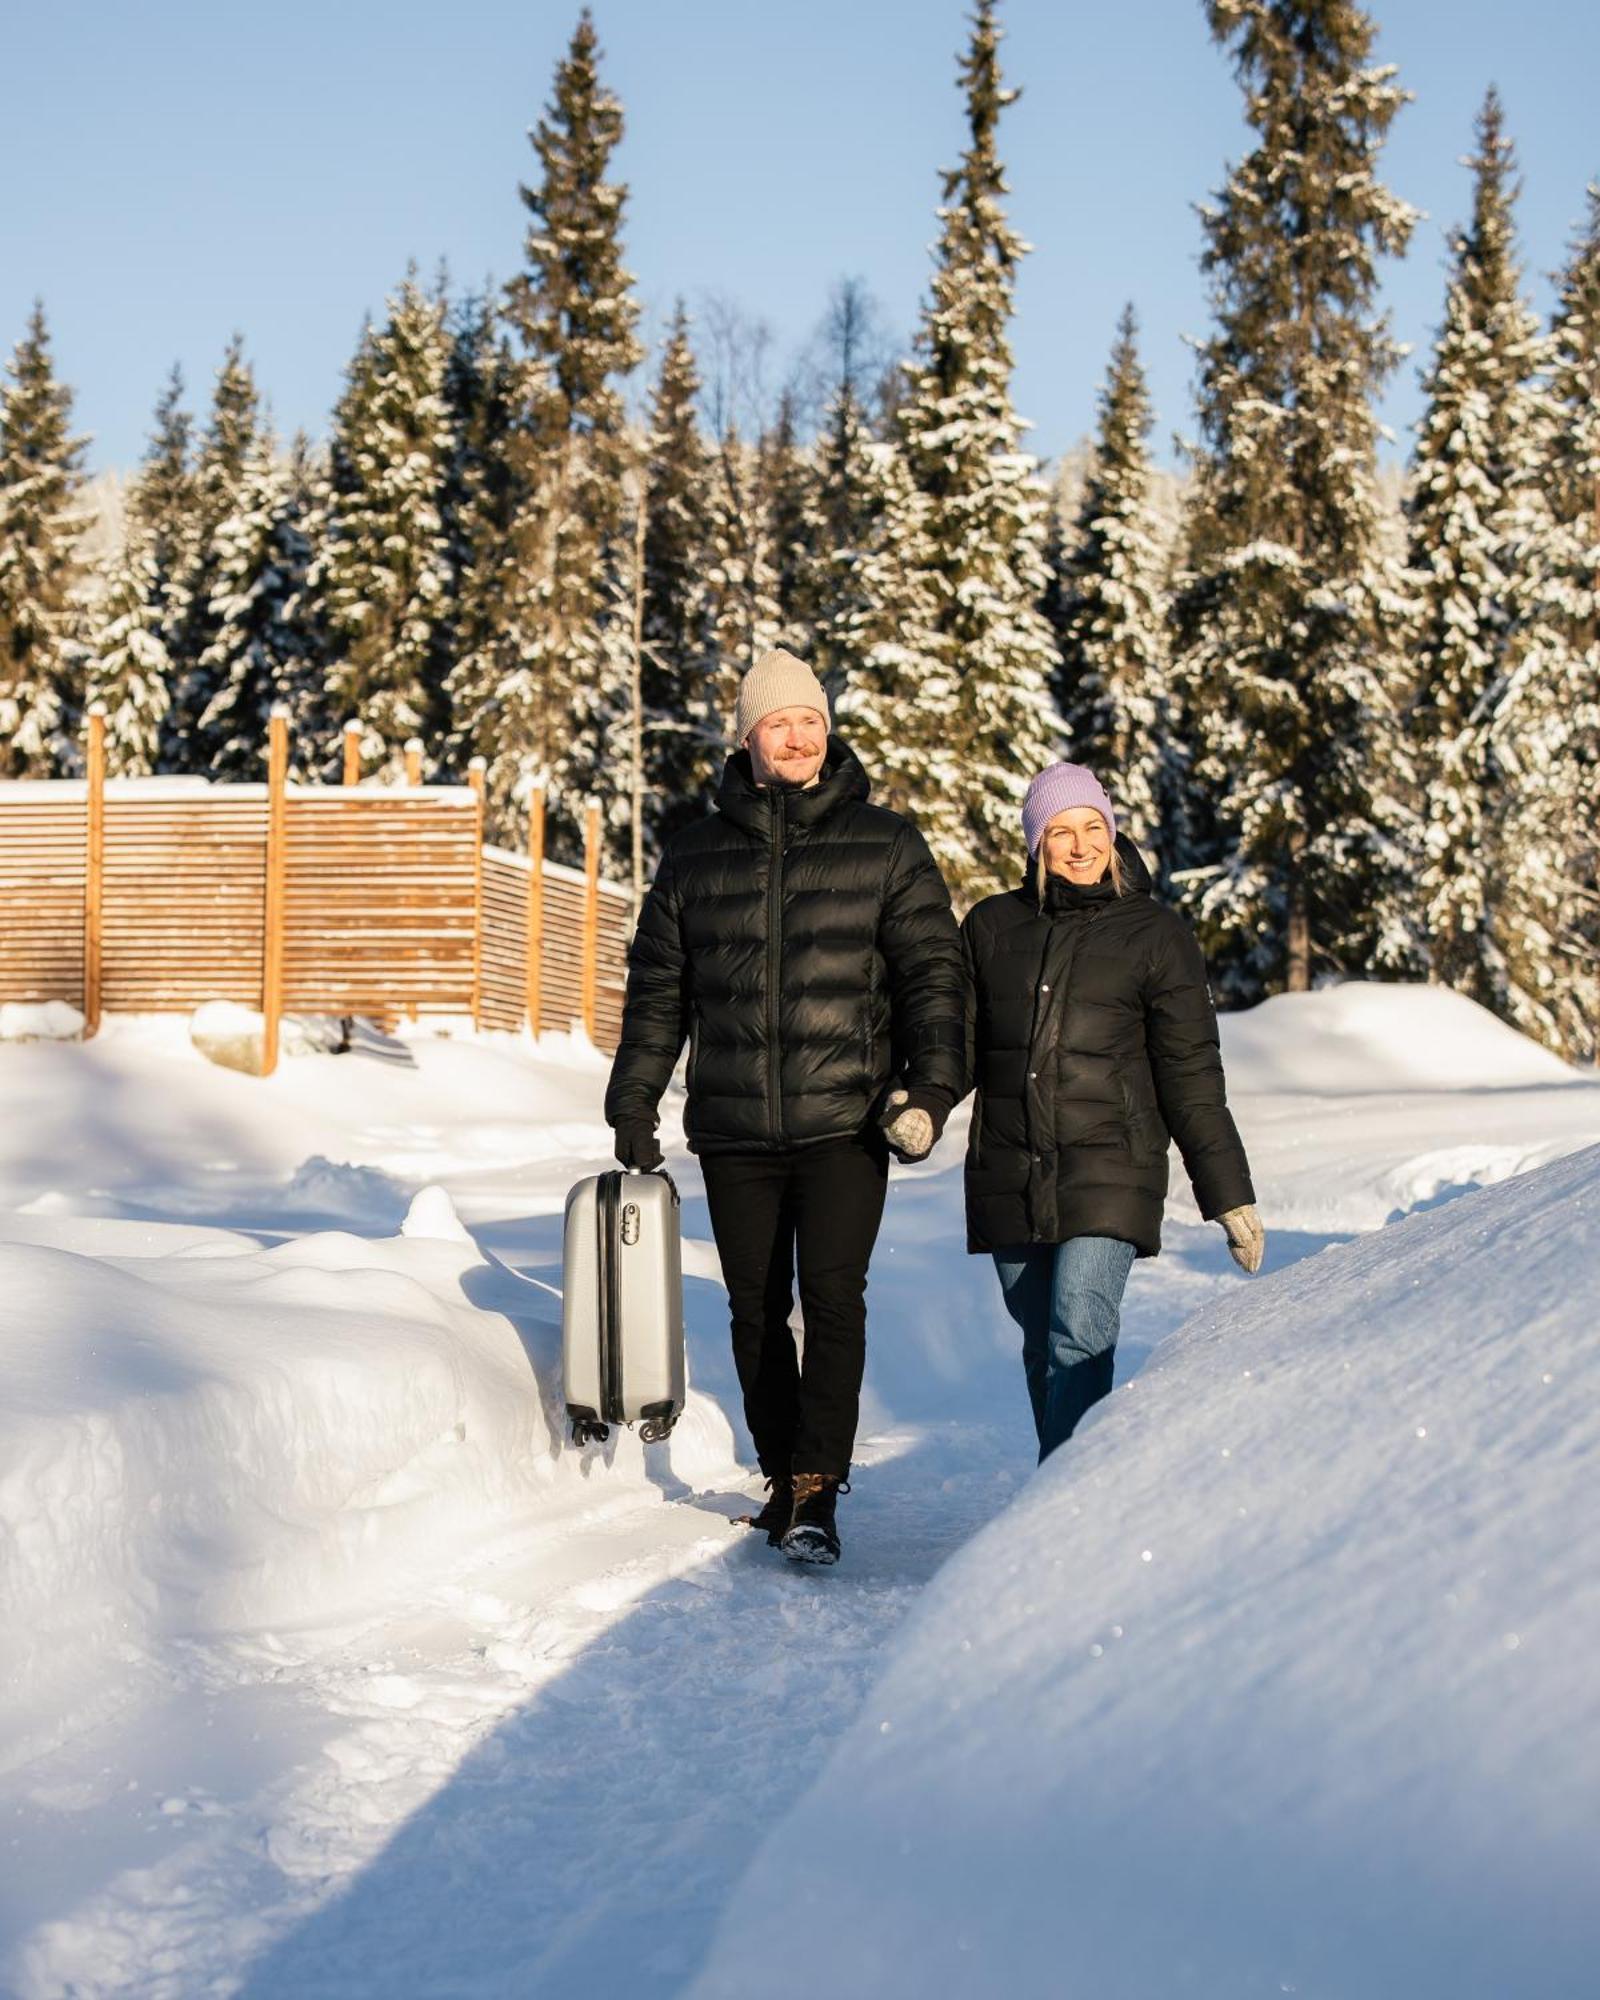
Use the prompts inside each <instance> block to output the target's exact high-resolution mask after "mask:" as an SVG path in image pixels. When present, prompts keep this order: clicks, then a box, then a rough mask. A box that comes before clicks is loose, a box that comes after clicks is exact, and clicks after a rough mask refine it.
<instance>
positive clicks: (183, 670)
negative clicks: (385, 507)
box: [155, 334, 261, 772]
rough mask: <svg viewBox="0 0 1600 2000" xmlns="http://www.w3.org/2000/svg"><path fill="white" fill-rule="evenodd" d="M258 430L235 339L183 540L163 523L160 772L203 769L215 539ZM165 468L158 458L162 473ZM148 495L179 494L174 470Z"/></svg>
mask: <svg viewBox="0 0 1600 2000" xmlns="http://www.w3.org/2000/svg"><path fill="white" fill-rule="evenodd" d="M174 422H176V419H174ZM260 428H261V413H260V398H259V396H258V395H257V393H256V383H255V376H254V373H253V372H252V370H251V367H250V364H249V363H248V362H247V361H246V360H245V358H244V340H243V337H242V336H241V335H239V334H235V335H234V337H233V339H232V340H231V341H230V342H229V343H228V348H227V351H226V353H225V354H224V355H223V358H222V366H221V367H220V368H219V369H218V371H217V378H216V386H215V389H214V390H213V392H212V399H211V415H210V419H209V422H208V423H207V426H206V434H205V438H204V440H203V441H202V443H201V447H200V455H199V460H198V463H197V464H196V466H195V470H194V479H193V485H192V488H191V489H190V491H189V496H188V497H189V500H190V503H191V504H190V507H189V524H188V528H187V532H185V531H184V530H183V528H182V526H181V517H180V516H179V515H178V514H177V513H176V511H174V512H173V514H172V516H171V518H172V520H173V542H174V547H173V555H174V558H175V559H176V558H178V557H180V556H181V557H183V558H186V567H185V569H184V571H183V572H182V573H181V575H179V576H177V577H176V578H175V581H174V585H173V589H172V595H171V598H170V600H169V601H170V602H171V604H172V606H173V608H174V611H175V613H176V614H177V617H176V620H175V623H174V626H173V628H172V631H171V634H170V636H169V637H168V639H167V646H168V651H169V652H170V654H171V657H172V683H171V701H170V703H169V704H168V708H167V713H166V716H165V717H164V719H163V722H162V730H161V768H162V769H163V770H164V771H190V772H203V771H204V770H205V769H206V761H205V746H204V745H203V744H202V742H201V740H200V718H201V716H202V715H204V713H205V711H206V709H207V708H208V707H209V706H210V703H211V701H212V698H213V697H214V696H215V694H216V693H217V687H216V683H215V680H214V678H213V676H212V672H211V669H210V667H208V666H207V664H206V656H207V654H208V652H209V651H210V649H211V647H212V646H213V644H214V643H215V640H216V636H217V626H216V619H215V617H214V615H213V612H212V609H211V606H212V600H213V599H214V597H215V596H216V593H217V587H218V581H219V577H220V572H221V552H220V550H219V548H218V544H217V536H218V533H219V531H220V530H221V528H222V526H223V524H224V522H226V521H227V520H228V519H229V518H230V517H231V515H232V514H233V511H234V509H235V507H236V505H237V504H238V499H239V488H240V484H241V482H242V481H243V478H244V471H245V466H246V464H247V463H248V461H249V458H250V455H251V452H252V451H253V450H254V448H255V445H256V441H257V437H258V435H259V432H260ZM157 435H158V437H162V436H164V435H165V432H164V430H162V429H160V428H158V433H157ZM167 464H168V460H167V459H166V458H164V459H163V465H164V466H166V465H167ZM155 491H156V492H159V493H162V494H164V495H167V496H169V497H172V498H176V496H177V494H178V493H180V492H181V491H182V486H181V482H179V481H178V479H177V477H176V469H175V466H174V467H173V469H172V474H171V477H170V478H167V477H163V478H162V479H161V480H159V481H158V484H157V487H156V489H155Z"/></svg>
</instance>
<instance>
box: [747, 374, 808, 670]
mask: <svg viewBox="0 0 1600 2000" xmlns="http://www.w3.org/2000/svg"><path fill="white" fill-rule="evenodd" d="M760 485H761V490H762V497H763V502H764V505H765V510H766V535H767V545H768V548H769V550H770V552H771V554H770V562H771V568H772V598H773V604H774V606H775V608H776V610H777V616H778V644H779V645H780V646H784V647H787V648H788V650H789V651H790V652H792V653H796V654H798V655H799V656H800V658H801V659H804V660H812V659H813V658H814V657H815V654H816V643H817V635H816V626H817V617H818V613H819V610H820V608H821V604H820V599H821V592H820V587H819V577H818V565H819V562H820V560H821V555H822V536H823V526H822V517H821V512H820V507H819V494H818V486H817V468H816V463H815V460H814V458H813V456H812V454H811V452H810V451H809V450H808V449H807V448H806V447H805V445H803V444H802V443H801V441H800V437H799V433H798V425H797V419H796V414H795V399H794V393H793V391H792V390H789V389H785V390H784V392H783V394H782V395H781V396H780V397H779V398H778V413H777V416H776V418H775V419H774V421H773V424H772V427H771V428H770V430H768V432H767V434H766V436H765V437H763V438H762V440H761V449H760Z"/></svg>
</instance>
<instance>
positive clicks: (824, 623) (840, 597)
mask: <svg viewBox="0 0 1600 2000" xmlns="http://www.w3.org/2000/svg"><path fill="white" fill-rule="evenodd" d="M819 450H820V459H821V462H820V465H819V468H818V488H817V513H818V529H817V539H818V556H817V566H816V581H815V595H816V603H815V608H814V611H813V627H814V632H815V656H814V660H813V664H814V666H815V668H816V671H817V673H818V675H819V676H820V678H821V680H822V682H823V685H824V686H825V687H826V688H827V689H828V691H829V694H830V695H831V696H832V698H833V699H834V701H835V703H837V702H838V701H840V700H841V699H843V698H844V697H845V695H846V690H847V689H848V688H849V687H851V686H852V685H853V684H859V685H861V686H863V687H864V686H865V675H866V674H867V672H868V668H867V665H866V661H865V657H864V655H863V654H862V653H861V652H860V650H859V649H858V647H857V643H856V641H857V638H858V636H859V633H860V630H861V621H862V619H863V618H864V617H865V616H866V614H867V612H868V610H869V608H870V604H869V599H868V597H867V596H866V594H865V592H866V589H867V587H868V580H867V578H866V577H865V576H864V573H863V572H864V566H865V565H866V564H867V562H868V560H869V554H870V551H871V548H872V543H873V538H874V532H875V529H876V527H877V525H878V516H877V515H875V513H874V507H875V504H876V503H877V502H878V501H879V500H880V498H881V495H880V492H879V489H880V486H881V483H882V482H881V478H880V476H879V473H878V471H877V468H876V463H875V457H876V455H877V454H878V453H879V451H880V446H879V443H878V440H877V439H875V438H874V437H873V435H872V430H871V426H870V424H869V423H868V420H867V413H866V411H865V409H864V408H863V406H862V403H861V400H860V397H859V395H858V393H857V389H856V385H855V382H854V381H853V380H852V379H851V378H850V376H849V375H848V374H847V375H845V376H844V377H843V378H842V379H841V380H840V381H839V382H838V383H837V385H836V386H835V388H834V390H833V392H832V395H831V396H830V399H829V402H828V408H827V412H826V416H825V419H824V424H823V434H822V441H821V445H820V447H819ZM901 470H902V471H903V470H904V464H903V461H902V465H901ZM880 512H881V508H880ZM891 583H892V579H891V578H889V577H888V576H884V577H882V578H881V579H880V583H879V585H878V586H876V587H878V588H881V589H884V590H885V591H887V590H888V589H889V586H890V585H891Z"/></svg>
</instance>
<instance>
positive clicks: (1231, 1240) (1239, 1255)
mask: <svg viewBox="0 0 1600 2000" xmlns="http://www.w3.org/2000/svg"><path fill="white" fill-rule="evenodd" d="M1217 1220H1218V1222H1220V1223H1221V1224H1222V1226H1223V1228H1224V1229H1225V1230H1226V1231H1227V1233H1228V1255H1229V1256H1230V1257H1231V1258H1232V1259H1233V1261H1234V1262H1235V1263H1236V1264H1237V1265H1238V1267H1239V1269H1240V1270H1241V1271H1249V1272H1250V1273H1251V1275H1252V1276H1254V1274H1255V1273H1256V1272H1257V1271H1259V1270H1260V1269H1261V1260H1262V1258H1263V1257H1265V1256H1266V1254H1267V1232H1266V1229H1265V1228H1264V1227H1263V1225H1262V1221H1261V1216H1260V1213H1259V1211H1258V1210H1257V1209H1256V1208H1255V1207H1254V1206H1246V1207H1244V1208H1230V1209H1228V1210H1227V1211H1226V1213H1224V1214H1222V1215H1219V1216H1218V1217H1217Z"/></svg>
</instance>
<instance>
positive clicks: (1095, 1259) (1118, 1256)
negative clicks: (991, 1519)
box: [994, 1236, 1133, 1465]
mask: <svg viewBox="0 0 1600 2000" xmlns="http://www.w3.org/2000/svg"><path fill="white" fill-rule="evenodd" d="M994 1267H995V1269H996V1270H997V1271H998V1272H999V1273H1000V1289H1001V1291H1002V1292H1003V1293H1004V1294H1005V1301H1006V1311H1007V1312H1008V1313H1010V1315H1011V1317H1012V1318H1013V1319H1014V1320H1015V1321H1016V1323H1017V1325H1018V1326H1020V1327H1021V1328H1022V1368H1023V1373H1024V1374H1025V1375H1026V1376H1027V1378H1028V1400H1029V1401H1030V1402H1031V1403H1032V1405H1033V1425H1034V1429H1035V1430H1036V1431H1037V1432H1038V1433H1039V1462H1040V1464H1041V1465H1042V1464H1043V1463H1044V1461H1045V1460H1046V1459H1047V1458H1048V1457H1049V1456H1050V1454H1051V1452H1053V1451H1054V1450H1055V1448H1056V1446H1057V1445H1058V1444H1065V1442H1066V1441H1067V1439H1068V1438H1069V1437H1071V1435H1072V1433H1073V1432H1074V1431H1075V1430H1076V1429H1077V1427H1078V1424H1079V1422H1080V1420H1081V1419H1082V1417H1083V1416H1084V1414H1085V1412H1087V1411H1088V1410H1091V1409H1092V1408H1093V1407H1094V1405H1095V1404H1096V1403H1098V1402H1099V1401H1100V1398H1101V1397H1102V1396H1107V1395H1109V1394H1110V1393H1111V1375H1112V1368H1113V1365H1114V1356H1115V1352H1116V1345H1117V1333H1118V1331H1119V1329H1120V1327H1121V1325H1122V1294H1123V1292H1124V1290H1125V1289H1126V1287H1127V1283H1128V1273H1129V1272H1130V1271H1131V1270H1132V1269H1133V1245H1132V1244H1131V1243H1121V1242H1118V1240H1117V1239H1116V1238H1115V1237H1113V1236H1074V1237H1071V1238H1069V1239H1068V1241H1067V1242H1065V1243H1029V1244H1024V1245H1022V1246H1020V1247H1019V1248H1017V1249H1015V1250H996V1251H995V1253H994Z"/></svg>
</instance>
